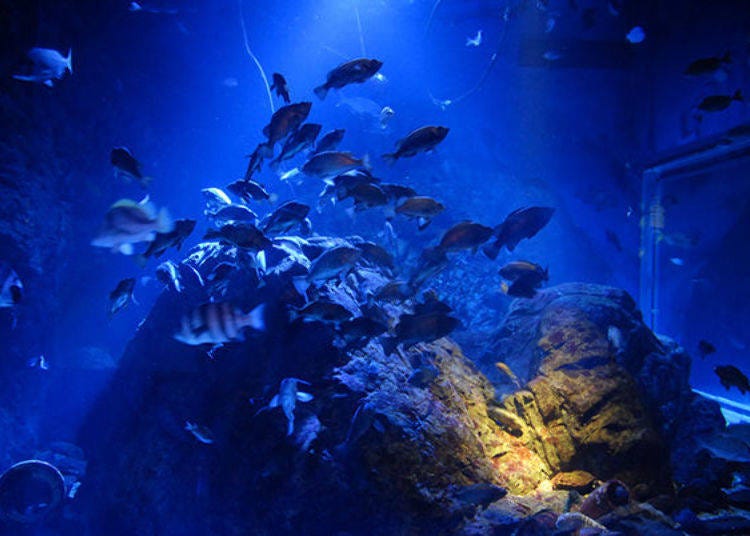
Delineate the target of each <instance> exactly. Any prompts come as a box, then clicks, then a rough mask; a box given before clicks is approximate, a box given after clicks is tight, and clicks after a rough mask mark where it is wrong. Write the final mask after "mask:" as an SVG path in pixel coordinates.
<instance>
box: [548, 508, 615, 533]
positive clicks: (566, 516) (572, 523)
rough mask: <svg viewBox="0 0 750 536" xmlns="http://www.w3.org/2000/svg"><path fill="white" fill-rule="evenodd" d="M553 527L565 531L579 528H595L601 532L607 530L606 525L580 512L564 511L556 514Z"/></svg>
mask: <svg viewBox="0 0 750 536" xmlns="http://www.w3.org/2000/svg"><path fill="white" fill-rule="evenodd" d="M555 528H557V529H558V530H563V531H566V532H572V531H579V530H581V529H587V528H589V529H596V530H598V531H601V532H604V533H606V532H609V531H608V530H607V527H605V526H604V525H602V524H601V523H598V522H596V521H594V520H593V519H591V518H590V517H588V516H586V515H584V514H582V513H581V512H566V513H563V514H560V515H559V516H557V521H555Z"/></svg>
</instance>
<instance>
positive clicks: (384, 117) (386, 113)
mask: <svg viewBox="0 0 750 536" xmlns="http://www.w3.org/2000/svg"><path fill="white" fill-rule="evenodd" d="M394 115H396V111H395V110H394V109H393V108H391V107H390V106H383V108H382V109H381V110H380V128H382V129H385V128H387V127H388V123H389V122H390V120H391V119H392V118H393V116H394Z"/></svg>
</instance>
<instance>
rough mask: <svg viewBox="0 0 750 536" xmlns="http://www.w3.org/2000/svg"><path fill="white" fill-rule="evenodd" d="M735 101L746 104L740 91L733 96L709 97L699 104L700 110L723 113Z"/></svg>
mask: <svg viewBox="0 0 750 536" xmlns="http://www.w3.org/2000/svg"><path fill="white" fill-rule="evenodd" d="M734 101H737V102H745V98H744V97H743V96H742V91H741V90H739V89H738V90H737V91H735V92H734V94H733V95H709V96H708V97H706V98H705V99H703V100H702V101H701V102H700V104H698V109H699V110H701V111H703V112H712V113H714V112H723V111H724V110H726V109H727V108H729V106H730V105H731V104H732V102H734Z"/></svg>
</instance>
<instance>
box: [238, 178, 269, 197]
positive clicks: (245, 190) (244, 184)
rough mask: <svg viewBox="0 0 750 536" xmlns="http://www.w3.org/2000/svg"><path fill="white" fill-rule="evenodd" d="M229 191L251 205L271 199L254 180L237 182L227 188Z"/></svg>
mask: <svg viewBox="0 0 750 536" xmlns="http://www.w3.org/2000/svg"><path fill="white" fill-rule="evenodd" d="M227 190H229V191H230V192H232V193H233V194H234V195H236V196H237V197H239V198H240V199H242V200H243V201H244V202H245V203H249V202H250V201H266V200H268V199H270V198H271V196H270V195H269V194H268V192H267V191H266V189H265V188H264V187H263V186H262V185H261V184H259V183H257V182H255V181H252V180H243V179H239V180H236V181H234V182H233V183H231V184H230V185H229V186H227Z"/></svg>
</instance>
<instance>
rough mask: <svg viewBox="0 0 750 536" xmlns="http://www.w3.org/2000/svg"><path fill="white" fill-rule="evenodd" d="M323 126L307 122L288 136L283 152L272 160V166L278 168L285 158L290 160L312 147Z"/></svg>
mask: <svg viewBox="0 0 750 536" xmlns="http://www.w3.org/2000/svg"><path fill="white" fill-rule="evenodd" d="M320 129H321V126H320V125H318V124H315V123H305V124H304V125H302V126H301V127H300V128H299V129H298V130H297V131H296V132H294V134H292V135H291V136H289V138H287V140H286V142H285V143H284V147H283V148H282V149H281V153H279V156H277V157H276V158H275V159H273V160H272V161H271V164H270V165H271V167H272V168H276V167H278V165H279V164H280V163H281V162H283V161H284V160H289V159H290V158H293V157H294V156H295V155H297V154H299V153H301V152H302V151H304V150H305V149H311V148H312V146H313V144H314V143H315V138H317V137H318V134H319V133H320Z"/></svg>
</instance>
